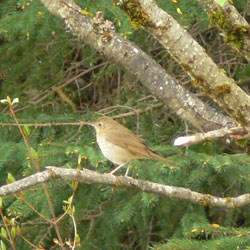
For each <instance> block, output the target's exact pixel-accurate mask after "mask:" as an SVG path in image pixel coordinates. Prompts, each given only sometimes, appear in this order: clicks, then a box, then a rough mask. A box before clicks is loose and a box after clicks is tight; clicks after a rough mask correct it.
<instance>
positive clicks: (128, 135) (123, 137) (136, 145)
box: [106, 127, 155, 158]
mask: <svg viewBox="0 0 250 250" xmlns="http://www.w3.org/2000/svg"><path fill="white" fill-rule="evenodd" d="M106 140H108V141H110V142H111V143H113V144H115V145H117V146H120V147H122V148H125V149H127V150H128V151H130V152H131V153H133V154H137V155H138V158H154V154H155V153H154V152H153V151H152V150H151V149H149V148H148V146H147V145H146V144H145V142H144V140H143V139H141V138H140V137H139V136H138V135H135V134H134V133H133V132H132V131H130V130H129V129H127V128H126V129H125V128H124V127H123V130H122V133H121V131H120V130H119V129H116V130H112V132H111V133H110V134H109V136H108V138H106Z"/></svg>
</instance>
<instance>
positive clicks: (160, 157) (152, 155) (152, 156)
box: [149, 150, 173, 165]
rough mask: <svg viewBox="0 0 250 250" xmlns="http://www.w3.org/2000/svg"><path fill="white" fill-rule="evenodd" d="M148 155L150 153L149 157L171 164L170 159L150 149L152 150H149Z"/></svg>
mask: <svg viewBox="0 0 250 250" xmlns="http://www.w3.org/2000/svg"><path fill="white" fill-rule="evenodd" d="M149 155H150V157H151V158H152V159H153V160H155V161H163V162H165V163H167V164H171V165H173V162H172V161H171V160H169V159H166V158H164V157H162V156H160V155H158V154H157V153H155V152H154V151H152V150H150V151H149Z"/></svg>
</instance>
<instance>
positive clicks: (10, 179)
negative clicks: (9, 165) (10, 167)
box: [6, 173, 16, 184]
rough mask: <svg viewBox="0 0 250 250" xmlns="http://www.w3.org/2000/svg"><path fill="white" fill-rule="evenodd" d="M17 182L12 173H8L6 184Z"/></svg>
mask: <svg viewBox="0 0 250 250" xmlns="http://www.w3.org/2000/svg"><path fill="white" fill-rule="evenodd" d="M15 181H16V179H15V178H14V176H13V175H12V174H11V173H8V177H7V180H6V183H7V184H10V183H13V182H15Z"/></svg>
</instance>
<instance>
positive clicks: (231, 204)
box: [0, 166, 250, 208]
mask: <svg viewBox="0 0 250 250" xmlns="http://www.w3.org/2000/svg"><path fill="white" fill-rule="evenodd" d="M47 169H48V170H45V171H43V172H40V173H36V174H33V175H31V176H29V177H26V178H24V179H22V180H19V181H16V182H14V183H11V184H8V185H5V186H2V187H0V196H6V195H11V194H16V193H18V192H20V191H22V190H25V189H27V188H29V187H32V186H34V185H37V184H39V183H44V182H46V181H49V180H51V179H55V178H60V179H61V180H64V181H78V182H82V183H87V184H94V183H97V184H107V185H109V186H115V187H117V188H124V187H126V188H131V189H136V190H139V191H143V192H148V193H153V194H158V195H161V196H165V197H169V198H177V199H180V200H185V201H189V202H192V203H196V204H200V205H204V206H215V207H221V208H236V207H243V206H247V205H249V204H250V193H249V194H243V195H240V196H237V197H227V198H220V197H215V196H212V195H209V194H201V193H198V192H195V191H191V190H190V189H187V188H181V187H174V186H168V185H163V184H158V183H154V182H149V181H143V180H138V179H133V178H130V177H124V176H114V175H110V174H101V173H98V172H95V171H91V170H88V169H83V170H82V171H79V170H74V169H66V168H58V167H53V166H50V167H47Z"/></svg>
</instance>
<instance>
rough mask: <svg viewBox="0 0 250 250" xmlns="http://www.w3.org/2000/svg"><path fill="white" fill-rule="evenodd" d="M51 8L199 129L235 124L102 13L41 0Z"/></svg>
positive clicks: (77, 32)
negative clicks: (86, 12)
mask: <svg viewBox="0 0 250 250" xmlns="http://www.w3.org/2000/svg"><path fill="white" fill-rule="evenodd" d="M41 2H42V3H43V4H44V5H45V6H46V7H47V8H48V10H49V11H51V12H52V13H54V14H56V15H57V16H59V17H61V18H62V19H63V21H64V23H65V25H66V28H67V29H68V30H70V31H71V32H72V33H73V34H75V35H76V36H77V37H78V38H80V39H82V40H83V41H84V42H85V43H88V44H89V45H90V46H92V47H93V48H95V49H96V50H97V51H99V52H100V53H102V54H103V55H105V56H106V57H107V58H110V59H114V60H116V62H117V63H119V64H120V65H121V66H122V67H123V68H124V69H126V70H127V71H128V72H130V73H131V74H134V75H135V76H136V77H137V79H139V80H140V81H141V83H142V84H144V86H146V87H147V88H148V89H149V90H150V91H151V93H152V94H153V95H155V96H156V97H157V98H159V99H160V100H162V101H163V102H164V104H166V106H168V107H169V108H170V109H171V110H172V111H173V112H174V113H176V114H177V115H178V116H179V117H180V118H182V119H184V120H186V121H188V122H189V123H191V124H192V125H193V126H195V127H196V128H198V129H200V130H203V131H207V130H212V129H218V128H221V127H224V126H228V125H232V124H233V120H232V119H231V118H229V117H227V116H224V115H222V114H220V113H219V112H216V110H214V109H212V108H211V107H208V105H206V104H204V103H203V102H202V101H201V100H199V99H198V98H197V97H195V96H194V95H193V94H192V93H190V92H189V91H188V90H186V89H185V88H183V87H182V86H181V85H179V84H178V83H177V82H176V80H175V79H174V78H172V77H171V76H169V75H168V74H166V71H165V70H164V69H163V68H162V67H161V66H160V65H159V64H157V63H156V62H155V61H154V60H153V59H152V58H151V57H149V56H148V55H147V54H146V53H144V52H143V51H142V50H141V49H140V48H138V47H137V46H136V45H135V44H134V43H132V42H130V41H128V40H125V39H123V38H122V37H121V36H119V35H118V34H117V33H115V32H114V27H113V26H112V23H111V22H109V21H105V20H104V19H103V17H102V14H101V13H100V12H98V13H97V15H96V16H95V17H94V18H90V17H89V16H86V15H84V14H83V12H82V11H81V8H80V7H79V6H77V5H76V4H75V3H74V1H72V0H67V1H66V0H60V1H59V0H53V1H50V0H41Z"/></svg>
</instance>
